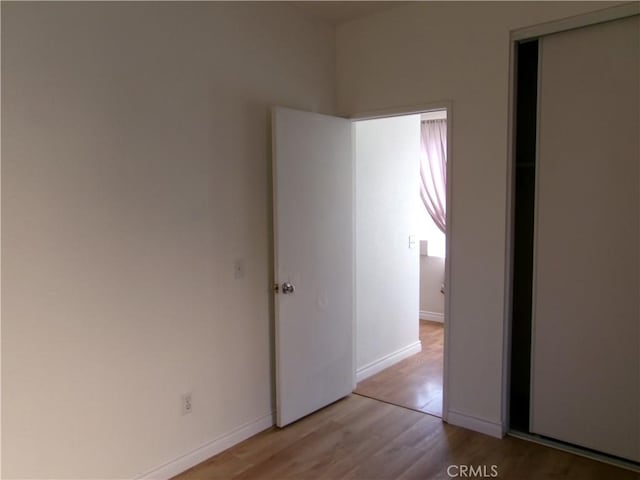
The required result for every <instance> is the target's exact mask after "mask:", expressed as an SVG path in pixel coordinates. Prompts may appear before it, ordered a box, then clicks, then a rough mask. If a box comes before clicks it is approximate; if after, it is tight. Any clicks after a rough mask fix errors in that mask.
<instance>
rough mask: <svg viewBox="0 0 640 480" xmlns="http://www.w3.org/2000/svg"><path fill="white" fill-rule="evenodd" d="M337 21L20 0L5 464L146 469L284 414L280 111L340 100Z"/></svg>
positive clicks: (5, 235)
mask: <svg viewBox="0 0 640 480" xmlns="http://www.w3.org/2000/svg"><path fill="white" fill-rule="evenodd" d="M334 38H335V37H334V30H333V29H332V28H329V27H327V26H320V25H317V24H312V23H309V21H307V20H304V19H302V18H300V17H299V16H298V14H297V13H296V11H295V9H292V8H291V7H288V6H279V5H273V4H270V5H266V4H263V5H252V6H251V5H237V4H236V5H233V6H229V5H227V4H204V3H196V4H180V5H176V4H169V3H161V4H129V5H124V4H117V3H103V4H94V3H91V2H89V3H74V2H71V3H46V2H45V3H38V4H36V3H6V2H3V4H2V97H3V98H2V100H3V102H2V122H3V124H2V128H3V132H2V133H3V137H2V156H3V164H2V262H3V265H2V280H3V291H2V296H3V298H2V300H3V302H2V320H3V323H2V414H3V431H2V435H3V450H2V457H3V459H4V462H3V463H4V465H3V478H18V477H29V478H38V477H41V478H129V477H133V476H136V475H139V474H141V473H142V472H144V471H146V470H148V469H151V468H153V467H157V466H159V465H161V464H163V463H164V462H167V461H170V460H173V459H174V458H176V457H178V456H179V455H182V454H184V453H187V452H191V451H193V450H194V449H196V448H197V447H200V446H201V445H203V444H206V443H207V442H209V441H211V440H212V439H215V438H216V437H217V436H219V435H221V434H223V433H227V432H230V431H232V430H233V429H236V428H238V427H240V426H242V425H244V424H246V423H247V422H251V421H253V420H255V419H257V418H263V417H265V416H267V418H268V416H269V415H270V413H271V411H272V409H273V403H272V396H273V392H272V369H271V359H272V357H273V356H272V350H271V349H272V343H271V341H270V339H271V331H270V291H269V288H268V286H269V284H270V278H271V274H270V263H269V258H270V255H271V243H270V209H271V208H270V201H271V200H270V187H269V185H270V155H269V151H270V146H269V135H270V133H269V126H268V118H269V115H268V111H269V106H270V105H271V104H281V105H287V106H291V107H296V108H300V109H306V110H312V111H322V112H329V113H330V112H331V111H332V110H333V106H334V47H335V45H334ZM235 259H244V264H245V269H246V273H245V276H244V278H241V279H234V269H233V268H234V260H235ZM185 392H192V393H193V413H191V414H190V415H187V416H182V415H181V394H183V393H185Z"/></svg>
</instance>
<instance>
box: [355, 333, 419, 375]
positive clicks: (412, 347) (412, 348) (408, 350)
mask: <svg viewBox="0 0 640 480" xmlns="http://www.w3.org/2000/svg"><path fill="white" fill-rule="evenodd" d="M421 351H422V343H421V342H420V340H418V341H417V342H414V343H411V344H409V345H407V346H406V347H402V348H401V349H399V350H396V351H395V352H392V353H390V354H388V355H385V356H384V357H381V358H379V359H378V360H375V361H373V362H371V363H369V364H367V365H365V366H364V367H361V368H358V370H357V371H356V381H357V382H361V381H362V380H364V379H365V378H369V377H370V376H372V375H375V374H376V373H378V372H381V371H382V370H384V369H385V368H389V367H390V366H391V365H395V364H396V363H398V362H399V361H401V360H404V359H405V358H407V357H410V356H411V355H414V354H416V353H418V352H421Z"/></svg>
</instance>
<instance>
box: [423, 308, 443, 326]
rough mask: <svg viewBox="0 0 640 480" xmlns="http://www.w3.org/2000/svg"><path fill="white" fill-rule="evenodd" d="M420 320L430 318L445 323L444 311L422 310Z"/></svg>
mask: <svg viewBox="0 0 640 480" xmlns="http://www.w3.org/2000/svg"><path fill="white" fill-rule="evenodd" d="M420 320H430V321H432V322H439V323H444V313H440V312H430V311H428V310H420Z"/></svg>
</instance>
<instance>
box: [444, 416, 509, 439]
mask: <svg viewBox="0 0 640 480" xmlns="http://www.w3.org/2000/svg"><path fill="white" fill-rule="evenodd" d="M447 423H450V424H451V425H456V426H458V427H463V428H467V429H469V430H473V431H474V432H480V433H484V434H485V435H490V436H492V437H496V438H502V437H503V436H504V429H503V428H502V424H501V423H495V422H490V421H489V420H485V419H482V418H477V417H472V416H471V415H466V414H464V413H460V412H455V411H452V410H449V411H448V412H447Z"/></svg>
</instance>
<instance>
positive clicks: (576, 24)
mask: <svg viewBox="0 0 640 480" xmlns="http://www.w3.org/2000/svg"><path fill="white" fill-rule="evenodd" d="M635 15H640V4H638V3H636V2H630V3H624V4H621V5H615V6H612V7H608V8H604V9H600V10H595V11H592V12H587V13H583V14H580V15H575V16H572V17H567V18H561V19H559V20H554V21H550V22H545V23H541V24H536V25H532V26H527V27H522V28H518V29H515V30H511V31H510V32H509V73H508V74H509V79H508V82H509V88H508V120H507V185H506V212H505V214H506V217H505V222H506V223H505V227H506V228H505V234H506V238H505V247H506V248H505V297H504V328H503V363H502V408H501V420H502V425H503V431H504V433H507V432H509V433H510V434H512V435H514V436H518V437H520V438H526V439H528V440H532V438H531V437H530V436H529V435H528V434H519V433H517V432H511V428H510V422H509V409H510V404H509V400H510V398H509V394H510V389H511V385H510V381H509V378H510V373H511V328H512V322H513V318H512V317H513V316H512V306H513V304H512V302H513V252H514V224H515V222H514V214H515V172H516V169H515V161H516V150H515V149H516V139H515V134H516V129H515V125H516V94H517V92H516V83H515V82H516V68H517V59H516V51H517V48H518V43H520V42H524V41H526V40H538V39H541V38H543V37H545V36H547V35H551V34H554V33H560V32H565V31H568V30H574V29H577V28H582V27H587V26H591V25H596V24H598V23H604V22H610V21H613V20H618V19H622V18H626V17H631V16H635ZM538 74H540V73H538ZM538 98H539V97H538ZM538 132H539V128H536V159H537V156H538V153H539V149H538V145H537V144H538V138H537V136H538ZM536 176H537V171H536ZM536 190H537V185H536ZM534 265H535V257H534ZM534 268H535V266H534ZM540 443H544V444H545V445H550V446H553V447H555V448H559V449H561V450H566V451H570V452H572V453H577V454H579V455H583V456H586V457H590V458H597V459H599V460H601V461H603V458H601V457H600V456H599V455H597V454H593V453H586V452H585V451H582V450H580V451H579V452H576V451H574V450H575V448H574V449H572V448H570V447H564V448H563V447H562V446H559V445H558V444H555V443H554V442H552V441H545V442H540ZM604 461H606V459H605V460H604ZM616 465H618V463H616Z"/></svg>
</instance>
